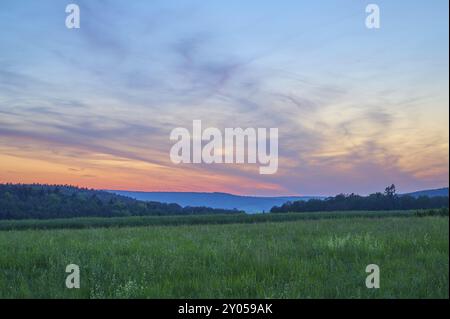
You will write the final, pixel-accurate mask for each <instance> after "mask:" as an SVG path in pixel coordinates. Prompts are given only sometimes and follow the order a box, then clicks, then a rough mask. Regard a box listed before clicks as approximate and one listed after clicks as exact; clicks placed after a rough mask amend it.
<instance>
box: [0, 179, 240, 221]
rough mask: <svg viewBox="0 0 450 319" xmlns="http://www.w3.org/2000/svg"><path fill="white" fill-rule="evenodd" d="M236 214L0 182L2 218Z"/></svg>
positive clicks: (95, 192)
mask: <svg viewBox="0 0 450 319" xmlns="http://www.w3.org/2000/svg"><path fill="white" fill-rule="evenodd" d="M236 213H242V212H240V211H237V210H225V209H213V208H209V207H181V206H180V205H178V204H166V203H158V202H143V201H138V200H135V199H132V198H129V197H125V196H120V195H116V194H112V193H109V192H106V191H99V190H93V189H87V188H78V187H73V186H68V185H42V184H32V185H26V184H0V220H2V219H30V218H32V219H53V218H74V217H125V216H158V215H205V214H236Z"/></svg>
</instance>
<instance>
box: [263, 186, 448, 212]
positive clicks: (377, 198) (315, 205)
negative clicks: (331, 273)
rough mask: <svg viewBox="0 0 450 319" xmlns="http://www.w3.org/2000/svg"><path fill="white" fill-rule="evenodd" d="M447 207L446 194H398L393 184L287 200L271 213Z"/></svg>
mask: <svg viewBox="0 0 450 319" xmlns="http://www.w3.org/2000/svg"><path fill="white" fill-rule="evenodd" d="M436 208H448V196H435V197H429V196H418V197H413V196H409V195H398V194H397V193H396V190H395V185H391V186H388V187H386V189H385V191H384V193H375V194H371V195H369V196H360V195H356V194H349V195H345V194H339V195H337V196H334V197H328V198H326V199H310V200H308V201H295V202H287V203H285V204H283V205H282V206H280V207H279V206H275V207H273V208H272V209H271V212H272V213H287V212H299V213H300V212H319V211H321V212H326V211H343V210H344V211H361V210H367V211H381V210H412V209H436Z"/></svg>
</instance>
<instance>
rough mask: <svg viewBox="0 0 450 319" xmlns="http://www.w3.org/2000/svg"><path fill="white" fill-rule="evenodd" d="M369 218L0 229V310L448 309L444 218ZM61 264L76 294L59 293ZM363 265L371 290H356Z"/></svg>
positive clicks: (300, 216) (411, 215)
mask: <svg viewBox="0 0 450 319" xmlns="http://www.w3.org/2000/svg"><path fill="white" fill-rule="evenodd" d="M378 213H380V212H378ZM314 214H316V213H314ZM327 214H329V213H327ZM346 214H349V213H346ZM372 214H373V216H370V217H373V218H366V217H361V216H359V215H358V213H357V212H353V215H350V216H344V215H339V214H334V215H326V214H323V215H321V216H320V218H319V217H317V216H319V215H320V214H319V215H314V216H316V217H314V218H307V217H308V214H306V215H305V214H266V215H258V216H266V217H251V218H261V220H259V221H260V222H258V221H255V220H253V221H250V219H249V220H245V221H244V222H241V223H236V220H234V222H233V223H231V222H229V223H227V221H226V222H222V221H223V220H222V221H221V222H219V220H220V218H225V216H222V217H220V216H215V217H217V218H218V220H216V221H215V222H212V221H211V220H209V221H208V222H205V219H203V222H200V221H199V220H197V221H196V222H192V220H190V221H191V223H193V224H189V223H188V222H187V221H186V220H182V219H178V224H174V225H170V223H169V222H167V221H165V222H166V223H167V224H165V225H164V224H161V225H157V224H156V222H155V221H154V223H155V224H153V225H147V226H135V227H129V226H130V224H124V225H122V227H112V225H109V226H111V227H109V228H95V227H93V226H95V225H94V224H93V221H92V220H90V221H89V223H88V222H87V221H86V220H85V221H84V224H82V225H81V226H80V224H78V225H76V226H78V227H74V228H80V227H81V228H83V227H90V228H86V229H40V230H39V229H27V228H26V227H25V226H23V224H21V225H22V226H21V227H22V228H20V227H18V225H19V224H20V223H29V222H30V221H16V223H18V224H16V225H15V226H16V227H17V228H19V229H21V230H11V229H13V228H14V227H12V226H11V223H12V222H9V223H10V224H5V222H8V221H4V222H2V224H0V225H3V231H0V298H448V297H449V294H448V290H449V219H448V217H446V216H425V215H427V214H422V215H420V216H423V217H418V216H419V214H416V213H413V212H408V213H407V214H409V215H406V214H405V212H403V214H400V212H397V215H396V213H395V212H389V214H391V215H383V216H380V215H379V214H378V215H376V214H375V213H372ZM292 215H294V216H292ZM239 216H240V215H238V216H227V218H247V217H245V216H244V217H239ZM267 216H275V217H267ZM276 216H278V217H276ZM333 216H334V217H333ZM336 216H338V217H336ZM343 216H344V217H345V218H339V217H343ZM367 216H369V215H367ZM193 217H196V216H186V217H184V218H193ZM202 217H203V218H205V217H206V216H202ZM282 217H283V218H285V220H284V221H283V220H281V218H282ZM294 217H295V218H298V219H297V220H294ZM173 218H182V217H173ZM209 218H210V219H213V218H212V217H209ZM248 218H250V217H248ZM264 218H280V220H263V219H264ZM288 218H292V220H287V219H288ZM160 220H161V219H160ZM163 221H164V220H163ZM261 221H264V222H261ZM275 221H276V222H275ZM41 222H42V223H50V222H56V221H41ZM74 222H75V223H77V222H78V223H81V221H79V220H74ZM171 222H174V221H173V220H171ZM124 223H125V221H124ZM161 223H162V222H161ZM195 223H197V224H195ZM7 226H8V227H9V229H10V230H6V229H8V227H7ZM28 226H30V225H28ZM41 226H42V225H41ZM53 226H54V225H53ZM100 226H102V227H103V226H104V225H100ZM115 226H118V225H117V223H116V224H115ZM30 227H31V226H30ZM47 227H48V225H47ZM43 228H44V227H43ZM71 263H74V264H77V265H79V266H80V269H81V288H80V289H67V288H66V287H65V279H66V276H67V274H66V273H65V268H66V265H68V264H71ZM368 264H377V265H379V267H380V271H381V281H380V285H381V288H380V289H367V288H366V286H365V278H366V276H367V275H368V274H367V273H366V272H365V268H366V266H367V265H368Z"/></svg>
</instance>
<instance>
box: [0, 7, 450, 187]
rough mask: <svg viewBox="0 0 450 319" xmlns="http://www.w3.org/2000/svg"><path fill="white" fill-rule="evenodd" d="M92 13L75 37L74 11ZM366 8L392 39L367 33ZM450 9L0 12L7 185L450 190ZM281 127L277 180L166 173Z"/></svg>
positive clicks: (243, 169)
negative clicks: (213, 133)
mask: <svg viewBox="0 0 450 319" xmlns="http://www.w3.org/2000/svg"><path fill="white" fill-rule="evenodd" d="M69 3H76V4H78V5H79V6H80V9H81V28H80V29H67V28H66V26H65V19H66V16H67V14H66V13H65V7H66V5H67V4H69ZM368 3H376V4H378V5H379V7H380V10H381V28H380V29H368V28H366V26H365V18H366V16H367V13H366V12H365V7H366V5H367V4H368ZM448 10H449V8H448V1H447V0H433V1H425V0H420V1H417V0H413V1H406V0H405V1H377V0H374V1H371V2H367V1H355V0H352V1H350V0H322V1H298V0H292V1H261V0H259V1H256V0H250V1H248V0H246V1H242V0H240V1H237V0H227V1H205V0H202V1H191V0H177V1H167V0H165V1H155V0H151V1H147V0H146V1H143V0H142V1H139V0H133V1H123V0H117V1H106V0H96V1H94V0H83V1H81V0H73V1H55V0H44V1H42V0H41V1H31V0H21V1H17V0H2V1H1V2H0V183H3V182H21V183H34V182H36V183H37V182H39V183H51V184H54V183H56V184H73V185H79V186H87V187H92V188H101V189H121V190H125V189H126V190H141V191H202V192H230V193H235V194H249V195H334V194H337V193H340V192H345V193H350V192H355V193H360V194H368V193H371V192H375V191H382V190H383V189H384V187H385V186H386V185H388V184H391V183H394V184H396V185H397V189H398V190H399V191H400V192H408V191H414V190H419V189H425V188H437V187H446V186H448V183H449V177H448V174H449V120H448V118H449V91H448V85H449V83H448V82H449V80H448V77H449V64H448V56H449V52H448V46H449V43H448V36H449V35H448ZM193 120H201V121H202V123H203V125H204V126H205V127H209V126H212V127H217V128H219V129H221V130H223V129H224V128H226V127H242V128H247V127H253V128H258V127H261V128H270V127H275V128H278V129H279V154H280V157H279V169H278V172H277V173H276V174H274V175H260V174H259V170H258V168H259V165H254V164H253V165H251V164H246V165H236V164H213V165H206V164H197V165H193V164H181V165H175V164H173V163H172V162H171V161H170V158H169V151H170V149H171V147H172V145H173V144H174V143H173V141H170V140H169V136H170V132H171V131H172V129H174V128H176V127H186V128H188V129H190V130H192V121H193Z"/></svg>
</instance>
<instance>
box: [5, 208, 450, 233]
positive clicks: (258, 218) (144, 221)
mask: <svg viewBox="0 0 450 319" xmlns="http://www.w3.org/2000/svg"><path fill="white" fill-rule="evenodd" d="M411 216H448V209H443V210H428V211H340V212H314V213H284V214H281V213H279V214H253V215H247V214H227V215H190V216H131V217H112V218H105V217H83V218H71V219H49V220H1V221H0V231H2V230H26V229H66V228H67V229H77V228H78V229H80V228H100V227H130V226H163V225H166V226H178V225H200V224H233V223H262V222H283V221H296V220H315V219H340V218H360V217H364V218H385V217H411Z"/></svg>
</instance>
